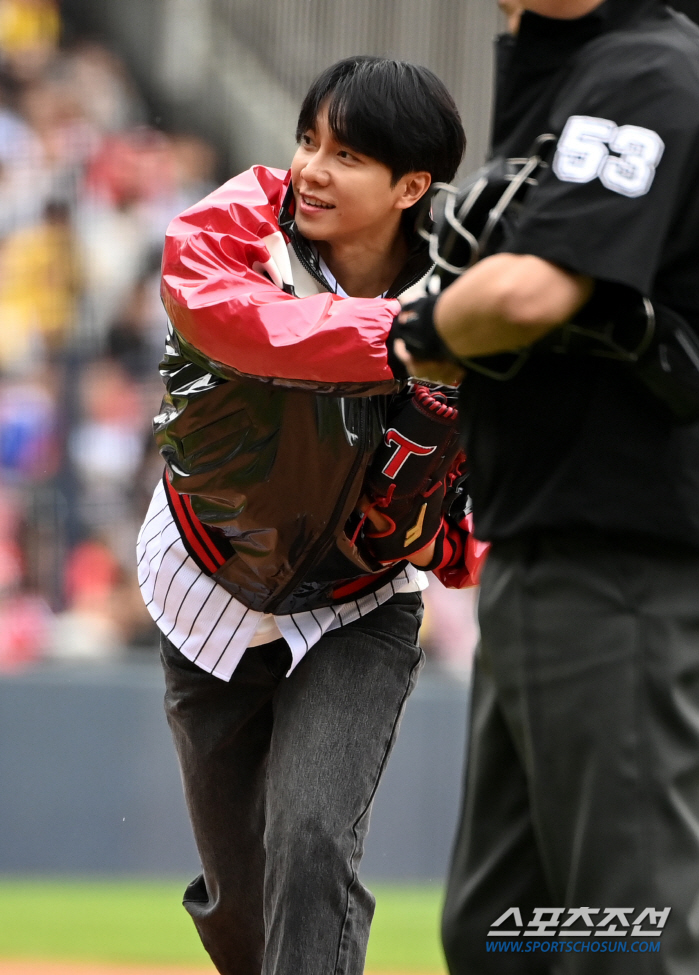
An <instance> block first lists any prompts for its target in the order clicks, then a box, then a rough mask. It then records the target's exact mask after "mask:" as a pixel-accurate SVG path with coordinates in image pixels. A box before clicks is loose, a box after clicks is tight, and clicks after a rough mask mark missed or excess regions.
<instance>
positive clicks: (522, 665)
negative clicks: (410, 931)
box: [443, 533, 699, 975]
mask: <svg viewBox="0 0 699 975" xmlns="http://www.w3.org/2000/svg"><path fill="white" fill-rule="evenodd" d="M480 622H481V630H482V646H481V650H480V654H479V659H478V663H477V667H476V673H475V680H474V687H473V705H472V718H471V737H470V744H469V754H468V774H467V782H466V793H465V799H464V807H463V812H462V821H461V825H460V830H459V833H458V836H457V841H456V847H455V851H454V860H453V864H452V871H451V876H450V880H449V886H448V892H447V901H446V906H445V912H444V928H443V934H444V944H445V951H446V954H447V958H448V961H449V967H450V971H451V972H452V973H453V975H490V973H493V975H495V973H497V975H512V973H518V975H523V973H529V975H533V973H537V975H543V973H556V975H558V973H566V975H573V973H575V975H583V973H585V975H593V973H594V975H606V973H615V975H616V973H624V975H650V973H653V975H659V973H664V975H697V973H698V972H699V555H697V554H693V553H690V552H688V551H687V552H685V551H682V550H675V551H671V550H668V549H667V548H666V547H661V546H659V545H654V544H652V543H643V542H641V541H632V540H628V539H626V540H623V539H618V538H617V539H610V538H605V537H600V536H594V535H582V534H575V533H565V534H561V533H555V534H554V533H547V534H545V535H538V536H536V537H534V538H528V539H526V540H516V541H512V542H507V543H499V544H496V545H495V546H494V547H493V549H492V551H491V554H490V556H489V560H488V563H487V566H486V568H485V572H484V577H483V583H482V592H481V602H480ZM513 906H517V907H520V908H521V910H522V914H523V920H524V923H525V924H526V923H527V921H528V919H529V918H531V916H532V913H533V909H534V908H535V907H546V906H548V907H566V908H572V907H583V906H584V907H590V908H600V909H601V910H600V913H598V914H597V915H596V918H598V919H600V920H601V919H602V918H603V917H604V909H605V908H608V907H626V908H635V909H636V910H635V913H634V915H632V920H633V917H634V916H636V915H637V914H640V912H641V910H642V909H643V908H646V907H654V908H664V907H671V908H672V912H671V914H670V917H669V920H668V922H667V924H666V926H665V929H664V933H663V935H662V938H661V947H660V951H659V952H658V953H655V952H653V953H645V954H643V953H638V952H636V953H626V954H624V953H619V952H615V953H613V954H611V953H591V952H589V951H581V952H573V951H570V952H565V953H563V952H561V951H556V952H550V951H549V952H546V953H541V952H529V953H527V952H526V941H527V940H531V939H522V941H524V942H525V945H524V948H525V950H524V951H520V952H516V951H510V952H500V951H497V952H495V953H493V952H492V951H491V952H488V951H487V950H486V940H487V934H488V931H489V929H490V928H491V927H492V925H493V922H494V921H495V920H496V919H497V918H499V917H500V916H501V915H502V914H503V913H504V912H505V911H506V910H507V909H508V908H510V907H513ZM566 916H567V915H563V918H562V920H565V917H566ZM506 926H507V927H512V926H513V925H512V924H508V925H506ZM577 927H580V925H577ZM488 940H491V941H492V939H488ZM542 940H545V939H542ZM613 940H615V941H616V940H618V939H617V938H616V936H614V939H613ZM629 940H631V939H629ZM636 940H637V939H636ZM649 940H653V939H649ZM656 941H657V939H656Z"/></svg>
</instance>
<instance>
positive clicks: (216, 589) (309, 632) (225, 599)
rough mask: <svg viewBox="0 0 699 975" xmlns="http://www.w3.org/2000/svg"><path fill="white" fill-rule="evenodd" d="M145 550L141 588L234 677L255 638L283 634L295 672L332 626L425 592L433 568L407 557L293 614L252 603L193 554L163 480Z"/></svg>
mask: <svg viewBox="0 0 699 975" xmlns="http://www.w3.org/2000/svg"><path fill="white" fill-rule="evenodd" d="M137 557H138V582H139V585H140V587H141V593H142V595H143V598H144V600H145V603H146V607H147V609H148V612H149V613H150V615H151V616H152V617H153V619H154V620H155V622H156V623H157V624H158V627H159V628H160V630H161V631H162V632H163V633H164V634H165V636H166V637H167V638H168V639H169V640H170V641H171V642H172V643H173V644H174V645H175V646H176V647H177V648H178V649H179V650H180V652H181V653H182V654H183V655H184V656H185V657H187V659H188V660H191V661H192V662H193V663H195V664H197V666H199V667H201V668H202V670H205V671H207V672H208V673H210V674H213V675H214V676H215V677H220V678H221V679H222V680H226V681H227V680H230V679H231V677H232V675H233V672H234V671H235V668H236V667H237V666H238V663H239V661H240V659H241V657H242V656H243V654H244V653H245V650H246V649H247V648H248V647H249V646H257V645H259V644H261V643H269V642H271V641H272V640H277V639H279V638H280V637H283V638H284V639H285V640H286V642H287V643H288V645H289V648H290V650H291V656H292V663H291V667H290V668H289V674H290V673H291V672H292V670H293V669H294V668H295V667H296V666H297V664H298V663H299V661H300V660H301V659H302V658H303V657H304V656H305V655H306V654H307V653H308V651H309V650H310V649H311V647H313V646H314V645H315V644H316V643H317V642H318V641H319V640H320V638H321V637H322V636H323V635H324V634H325V633H327V632H328V631H329V630H334V629H336V628H337V627H340V626H345V625H346V624H347V623H351V622H352V621H353V620H356V619H359V618H360V617H362V616H366V615H367V614H368V613H370V612H371V611H372V610H374V609H376V608H377V606H380V605H381V604H382V603H385V602H386V601H387V600H388V599H390V598H391V596H393V595H395V594H396V593H398V592H419V591H421V590H423V589H426V588H427V585H428V581H427V576H426V575H425V573H424V572H421V571H420V570H419V569H416V568H415V567H414V566H412V565H410V563H406V566H405V569H404V570H403V572H401V573H400V575H398V576H397V577H396V578H394V579H393V580H392V581H390V582H388V583H387V584H386V585H385V586H383V587H382V588H380V589H378V590H377V591H376V592H373V593H370V594H369V595H367V596H362V597H360V598H359V599H353V600H350V601H348V602H346V603H342V604H339V605H336V606H328V607H324V608H322V609H314V610H309V611H307V612H302V613H290V614H289V615H287V616H271V615H270V614H267V613H259V612H256V611H255V610H252V609H248V607H247V606H244V605H243V604H242V603H241V602H239V601H238V600H237V599H235V598H234V597H233V596H231V595H230V593H228V592H227V591H226V590H225V589H224V588H223V586H221V585H219V583H217V582H216V581H215V580H214V579H212V578H211V577H210V576H208V575H207V574H206V573H205V572H203V571H202V570H201V569H200V568H199V566H198V565H197V564H196V562H195V561H194V560H193V559H192V557H191V556H190V555H189V554H188V552H187V549H186V548H185V545H184V542H183V541H182V538H181V536H180V531H179V528H178V527H177V524H176V522H175V520H174V519H173V517H172V513H171V511H170V507H169V505H168V502H167V497H166V495H165V488H164V486H163V482H162V480H161V481H159V482H158V486H157V487H156V489H155V492H154V494H153V499H152V501H151V504H150V507H149V509H148V513H147V514H146V517H145V521H144V522H143V526H142V528H141V531H140V533H139V536H138V543H137ZM287 676H288V675H287Z"/></svg>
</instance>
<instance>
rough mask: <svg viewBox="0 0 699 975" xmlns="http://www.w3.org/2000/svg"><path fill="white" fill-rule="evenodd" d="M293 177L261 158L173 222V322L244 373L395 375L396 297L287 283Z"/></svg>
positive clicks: (167, 263) (168, 267) (169, 268)
mask: <svg viewBox="0 0 699 975" xmlns="http://www.w3.org/2000/svg"><path fill="white" fill-rule="evenodd" d="M288 179H289V178H288V176H287V175H286V174H284V173H283V172H281V171H280V170H270V169H265V168H264V167H262V166H256V167H254V168H253V169H251V170H248V171H247V172H245V173H242V174H241V175H240V176H236V177H235V178H234V179H232V180H230V181H229V182H228V183H225V184H224V185H223V186H222V187H220V188H219V189H218V190H216V191H215V192H213V193H212V194H211V195H210V196H208V197H206V198H205V199H204V200H202V201H201V203H198V204H196V205H195V206H193V207H191V208H190V209H189V210H186V211H185V212H184V213H183V214H181V215H180V216H179V217H176V218H175V219H174V220H173V221H172V223H171V224H170V226H169V228H168V231H167V236H166V240H165V250H164V255H163V274H162V297H163V302H164V305H165V309H166V311H167V314H168V316H169V318H170V320H171V322H172V324H173V326H174V328H175V329H176V331H177V332H178V333H179V335H180V336H181V337H182V338H184V339H185V340H186V341H187V342H188V343H190V344H191V345H192V346H194V348H195V349H197V351H199V352H200V353H202V354H203V355H204V356H205V357H206V358H208V359H209V360H212V361H214V362H217V363H222V364H223V365H225V366H229V367H231V368H232V369H233V370H234V371H235V372H239V373H242V374H244V375H251V376H259V377H261V378H279V379H282V380H285V379H288V380H290V381H294V380H298V381H312V382H319V383H328V384H333V383H384V382H385V383H393V382H394V377H393V373H392V372H391V369H390V367H389V365H388V359H387V352H386V344H385V343H386V336H387V335H388V332H389V330H390V328H391V324H392V322H393V318H394V317H395V315H396V314H397V313H398V311H399V310H400V305H399V303H398V301H396V300H385V299H381V298H372V299H368V298H340V297H338V296H337V295H334V294H318V295H314V296H312V297H308V298H296V297H294V296H293V295H292V294H289V293H287V292H286V291H284V290H283V288H284V286H285V285H288V284H289V283H290V281H289V280H288V279H289V278H290V269H289V268H288V255H287V253H286V240H285V238H283V235H282V233H281V231H280V229H279V225H278V223H277V216H278V213H279V209H280V207H281V204H282V200H283V198H284V193H285V191H286V189H287V186H288ZM265 272H266V273H265Z"/></svg>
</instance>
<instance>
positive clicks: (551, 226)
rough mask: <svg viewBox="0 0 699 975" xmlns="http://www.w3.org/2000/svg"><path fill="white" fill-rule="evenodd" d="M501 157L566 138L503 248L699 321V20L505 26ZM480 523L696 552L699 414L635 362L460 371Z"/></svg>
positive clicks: (644, 1) (636, 15)
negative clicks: (496, 372) (500, 374)
mask: <svg viewBox="0 0 699 975" xmlns="http://www.w3.org/2000/svg"><path fill="white" fill-rule="evenodd" d="M502 43H503V48H502V50H501V52H500V53H501V56H503V57H504V58H505V61H506V63H504V64H503V65H502V67H501V71H500V78H499V86H498V88H499V90H498V97H497V103H496V118H495V124H494V138H493V143H494V155H503V156H508V157H509V156H526V155H528V154H529V150H530V148H531V146H532V144H533V142H534V140H535V139H536V137H537V136H539V135H540V134H542V133H544V132H551V133H553V134H555V135H557V136H558V137H559V141H558V146H557V151H556V154H555V158H554V159H553V164H552V167H551V169H550V170H549V171H548V172H547V173H545V175H544V176H543V178H542V179H541V181H540V184H539V186H538V187H537V188H536V189H534V190H532V191H531V193H530V195H529V197H528V198H527V201H526V204H525V207H524V211H523V215H522V219H521V220H520V222H519V224H518V226H517V229H516V231H515V233H514V238H513V239H511V240H510V241H508V243H507V247H506V250H508V251H510V252H513V253H518V254H534V255H537V256H538V257H541V258H544V259H545V260H548V261H551V262H553V263H555V264H558V265H560V266H562V267H564V268H566V269H569V270H571V271H574V272H579V273H582V274H587V275H591V276H592V277H593V278H596V279H597V280H599V281H609V282H614V283H618V284H623V285H626V286H628V287H631V288H634V289H636V290H637V291H638V292H640V293H642V294H644V295H648V296H649V297H651V298H656V299H658V300H662V301H663V302H664V303H665V304H668V305H670V306H673V307H675V308H676V309H677V310H679V311H682V312H683V314H684V315H685V316H686V317H687V318H688V319H689V321H690V322H691V323H692V324H693V325H694V326H695V327H697V328H698V329H699V273H698V271H699V29H698V28H697V27H696V26H695V25H694V24H692V23H691V22H690V21H689V20H688V19H686V18H685V17H684V16H682V15H678V14H676V13H674V12H672V11H670V10H669V9H668V8H667V7H666V6H665V4H664V3H662V2H660V0H606V2H605V3H603V4H602V6H601V7H599V8H597V10H595V11H594V12H593V13H592V14H589V15H588V16H586V17H584V18H581V19H579V20H575V21H561V20H553V19H549V18H544V17H540V16H537V15H535V14H532V13H526V14H525V15H524V17H523V18H522V25H521V30H520V33H519V35H518V37H517V39H516V40H514V39H508V40H507V41H503V42H502ZM462 396H463V399H464V401H465V402H464V404H463V406H464V409H463V415H464V417H465V421H466V437H467V450H468V453H469V457H470V460H471V467H472V472H473V473H472V477H471V493H472V496H473V502H474V516H475V530H476V534H477V535H478V537H479V538H482V539H489V540H497V539H506V538H510V537H513V536H516V535H521V534H522V533H526V532H530V531H533V530H541V529H548V528H554V529H560V528H564V529H567V528H581V527H582V528H585V527H588V528H589V527H590V526H594V527H595V528H597V529H601V530H602V531H613V532H616V533H624V534H630V535H633V536H638V535H645V536H652V537H655V538H656V539H662V540H664V541H672V542H676V543H679V544H680V545H685V546H686V545H689V546H691V547H692V548H696V549H699V424H691V425H679V424H677V423H675V422H673V421H672V420H671V419H670V418H669V416H668V415H667V414H666V413H665V412H664V409H663V408H662V407H661V406H659V405H658V404H656V403H655V401H654V400H653V399H652V397H651V396H650V394H649V393H647V392H646V390H645V389H644V388H643V387H642V386H641V384H640V382H639V381H638V380H636V379H635V378H634V377H633V376H632V375H631V374H630V373H628V372H627V371H626V369H625V367H624V366H622V365H621V364H619V363H615V362H611V361H608V360H604V359H599V358H592V357H577V356H576V357H573V356H565V355H556V354H554V353H548V354H546V353H541V354H538V355H537V354H535V355H532V356H531V357H530V359H529V360H528V362H527V363H526V365H525V366H524V368H523V369H522V370H521V372H520V373H519V374H518V375H517V376H516V377H515V378H514V379H511V380H509V381H507V382H500V381H495V380H493V379H489V378H486V377H484V376H481V375H478V374H476V373H473V372H471V373H469V375H468V376H467V378H466V380H465V382H464V383H463V386H462Z"/></svg>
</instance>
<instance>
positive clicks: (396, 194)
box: [291, 110, 403, 244]
mask: <svg viewBox="0 0 699 975" xmlns="http://www.w3.org/2000/svg"><path fill="white" fill-rule="evenodd" d="M291 178H292V182H293V186H294V199H295V200H296V214H295V219H296V225H297V227H298V229H299V230H300V232H301V233H302V234H303V236H304V237H306V238H307V239H308V240H319V241H327V242H328V243H330V244H333V243H340V242H341V241H346V242H357V243H362V242H367V243H370V242H371V240H372V238H373V237H374V236H375V234H376V233H377V232H378V231H379V229H385V227H386V222H387V221H391V220H392V221H394V222H396V221H399V220H400V212H401V207H400V205H399V201H400V199H401V197H402V190H403V188H402V183H403V180H398V182H397V183H396V185H395V186H393V185H392V182H393V177H392V173H391V170H390V169H389V168H388V166H385V165H384V164H383V163H381V162H379V161H378V160H376V159H372V157H371V156H365V155H363V154H362V153H358V152H355V151H354V150H353V149H349V148H348V147H347V146H343V145H341V144H340V143H339V142H338V141H337V140H336V139H335V136H334V135H333V133H332V132H331V130H330V127H329V125H328V118H327V111H326V110H321V112H320V113H319V115H318V118H317V119H316V121H315V125H314V127H313V128H312V129H309V130H308V131H307V132H304V133H303V135H302V136H301V141H300V143H299V147H298V149H297V150H296V153H295V155H294V158H293V160H292V163H291Z"/></svg>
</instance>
